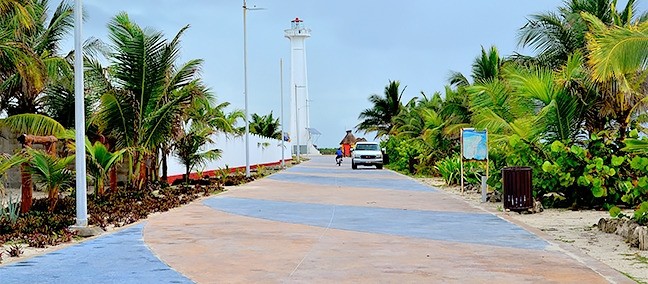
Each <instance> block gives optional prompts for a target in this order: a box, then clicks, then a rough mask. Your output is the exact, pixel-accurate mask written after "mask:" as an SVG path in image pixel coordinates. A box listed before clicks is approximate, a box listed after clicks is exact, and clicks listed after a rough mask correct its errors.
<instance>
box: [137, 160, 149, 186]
mask: <svg viewBox="0 0 648 284" xmlns="http://www.w3.org/2000/svg"><path fill="white" fill-rule="evenodd" d="M147 156H148V155H146V154H144V153H142V154H140V158H139V180H138V181H137V182H138V188H139V189H142V188H144V185H145V184H146V177H147V176H146V161H147Z"/></svg>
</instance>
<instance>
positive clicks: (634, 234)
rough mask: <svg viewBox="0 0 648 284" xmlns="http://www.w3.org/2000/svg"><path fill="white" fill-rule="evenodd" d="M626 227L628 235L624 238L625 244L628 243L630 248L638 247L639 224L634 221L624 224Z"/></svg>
mask: <svg viewBox="0 0 648 284" xmlns="http://www.w3.org/2000/svg"><path fill="white" fill-rule="evenodd" d="M626 227H627V228H628V235H626V236H625V241H626V243H629V244H630V246H633V247H638V246H639V231H637V228H638V227H639V224H637V222H634V221H630V222H626Z"/></svg>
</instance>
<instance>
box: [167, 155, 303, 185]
mask: <svg viewBox="0 0 648 284" xmlns="http://www.w3.org/2000/svg"><path fill="white" fill-rule="evenodd" d="M285 161H286V162H290V161H292V159H286V160H285ZM279 165H281V160H279V161H277V162H271V163H265V164H256V165H250V170H252V169H256V168H258V167H260V166H263V167H272V166H279ZM223 170H224V169H217V170H208V171H204V172H202V176H203V177H208V176H211V177H214V176H216V174H217V173H221V171H223ZM240 170H243V171H245V166H241V167H234V168H229V171H230V173H234V172H237V171H240ZM183 176H184V174H179V175H172V176H168V177H167V182H168V183H169V184H171V183H173V182H174V181H176V180H179V179H182V178H183ZM198 178H199V177H198V173H191V174H189V179H198Z"/></svg>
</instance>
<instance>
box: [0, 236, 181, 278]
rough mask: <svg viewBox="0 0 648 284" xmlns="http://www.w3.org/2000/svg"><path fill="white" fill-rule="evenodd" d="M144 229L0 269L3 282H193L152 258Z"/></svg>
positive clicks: (95, 240)
mask: <svg viewBox="0 0 648 284" xmlns="http://www.w3.org/2000/svg"><path fill="white" fill-rule="evenodd" d="M143 227H144V226H143V225H142V224H139V225H135V226H133V227H130V228H127V229H124V230H122V231H119V232H117V233H114V234H110V235H105V236H101V237H99V238H96V239H94V240H90V241H85V242H82V243H79V244H76V245H74V246H70V247H67V248H64V249H61V250H58V251H55V252H52V253H48V254H45V255H40V256H36V257H33V258H30V259H28V260H26V261H22V262H17V263H12V264H9V265H5V266H0V283H193V282H192V281H191V280H189V279H188V278H186V277H185V276H183V275H182V274H180V273H178V272H176V271H175V270H172V269H171V268H169V266H167V265H166V264H164V263H163V262H162V261H160V260H159V259H158V258H157V257H155V255H153V253H152V252H151V251H150V250H149V249H148V247H147V246H146V245H145V244H144V240H143V239H142V229H143Z"/></svg>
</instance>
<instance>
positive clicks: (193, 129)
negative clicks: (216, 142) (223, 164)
mask: <svg viewBox="0 0 648 284" xmlns="http://www.w3.org/2000/svg"><path fill="white" fill-rule="evenodd" d="M214 133H215V130H214V129H213V128H211V127H209V126H208V125H205V124H203V123H200V122H193V123H191V125H189V126H187V125H186V124H185V126H184V128H183V133H182V135H181V136H180V137H179V138H177V139H176V141H175V142H174V145H173V147H174V149H175V155H176V157H178V159H179V160H180V163H182V164H183V165H184V166H185V182H187V183H188V182H189V175H190V174H191V170H192V169H193V168H194V167H195V166H197V165H203V164H205V163H206V162H207V161H211V160H216V159H219V158H220V155H221V150H219V149H209V150H206V151H203V152H201V148H203V147H204V146H205V145H207V144H208V143H212V142H213V141H212V140H211V139H210V136H211V135H212V134H214Z"/></svg>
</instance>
